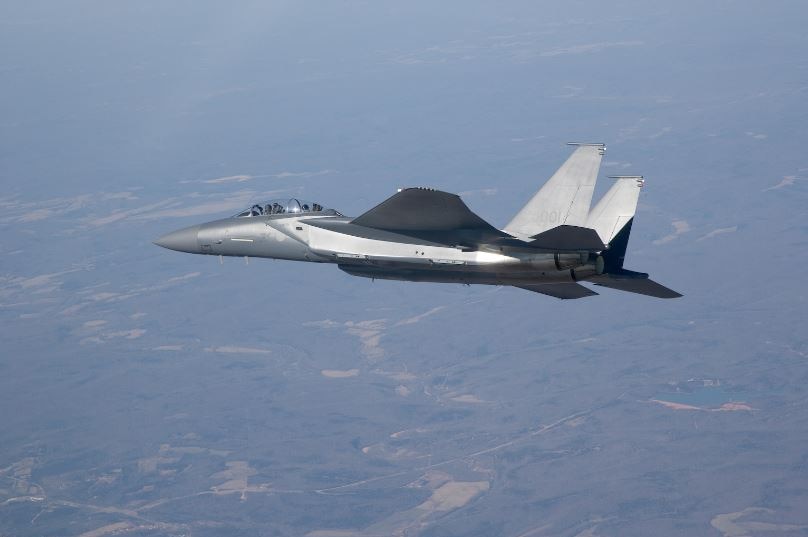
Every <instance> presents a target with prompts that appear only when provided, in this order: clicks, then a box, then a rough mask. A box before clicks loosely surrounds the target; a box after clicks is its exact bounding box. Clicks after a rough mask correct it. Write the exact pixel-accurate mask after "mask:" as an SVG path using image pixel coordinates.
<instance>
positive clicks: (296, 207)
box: [236, 198, 338, 218]
mask: <svg viewBox="0 0 808 537" xmlns="http://www.w3.org/2000/svg"><path fill="white" fill-rule="evenodd" d="M305 213H319V214H323V215H333V214H338V213H337V212H336V211H335V210H333V209H326V208H325V207H323V206H322V205H320V204H319V203H316V202H311V201H303V200H299V199H297V198H285V199H275V200H269V201H265V202H263V203H256V204H255V205H253V206H252V207H250V208H249V209H247V210H245V211H242V212H240V213H238V214H237V215H236V218H243V217H250V216H275V215H281V214H285V215H297V214H305Z"/></svg>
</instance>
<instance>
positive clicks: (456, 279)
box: [338, 264, 582, 286]
mask: <svg viewBox="0 0 808 537" xmlns="http://www.w3.org/2000/svg"><path fill="white" fill-rule="evenodd" d="M338 266H339V268H340V270H342V271H344V272H346V273H348V274H350V275H351V276H361V277H363V278H373V279H380V280H399V281H408V282H433V283H463V284H478V285H517V286H518V285H530V284H537V283H569V282H575V281H578V280H580V279H582V278H581V277H578V276H576V274H575V272H574V271H573V270H557V271H543V272H539V271H530V272H510V271H500V270H497V269H496V268H494V267H489V268H488V269H487V270H477V271H469V270H463V271H459V270H449V269H445V268H432V269H428V268H386V267H372V266H363V265H343V264H340V265H338Z"/></svg>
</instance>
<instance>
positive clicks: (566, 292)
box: [514, 283, 598, 300]
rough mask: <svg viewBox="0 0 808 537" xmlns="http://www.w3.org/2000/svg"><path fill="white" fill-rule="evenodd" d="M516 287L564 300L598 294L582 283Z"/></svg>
mask: <svg viewBox="0 0 808 537" xmlns="http://www.w3.org/2000/svg"><path fill="white" fill-rule="evenodd" d="M514 287H518V288H519V289H525V290H527V291H533V292H534V293H541V294H543V295H548V296H552V297H555V298H560V299H562V300H570V299H573V298H585V297H588V296H595V295H597V294H598V293H596V292H595V291H593V290H591V289H587V288H586V287H584V286H583V285H581V284H580V283H547V284H544V283H542V284H533V285H514Z"/></svg>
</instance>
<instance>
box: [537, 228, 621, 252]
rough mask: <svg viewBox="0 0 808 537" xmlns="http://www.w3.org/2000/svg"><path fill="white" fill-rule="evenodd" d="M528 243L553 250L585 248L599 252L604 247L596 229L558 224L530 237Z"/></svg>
mask: <svg viewBox="0 0 808 537" xmlns="http://www.w3.org/2000/svg"><path fill="white" fill-rule="evenodd" d="M531 238H532V239H533V240H532V241H531V242H529V243H528V244H529V245H530V246H532V247H534V248H542V249H546V250H553V251H564V250H586V251H590V252H599V251H601V250H604V249H606V245H604V244H603V241H601V240H600V237H599V236H598V233H597V231H595V230H594V229H589V228H585V227H578V226H558V227H554V228H553V229H550V230H548V231H545V232H544V233H539V234H538V235H536V236H534V237H531Z"/></svg>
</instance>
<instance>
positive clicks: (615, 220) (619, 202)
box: [584, 175, 644, 244]
mask: <svg viewBox="0 0 808 537" xmlns="http://www.w3.org/2000/svg"><path fill="white" fill-rule="evenodd" d="M612 178H613V179H616V180H617V181H616V182H615V183H614V184H613V185H612V188H610V189H609V191H608V192H606V194H605V195H604V196H603V197H602V198H601V199H600V201H598V203H597V205H595V208H594V209H592V211H590V213H589V217H588V218H587V220H586V225H585V226H584V227H588V228H591V229H594V230H595V231H597V232H598V235H599V236H600V238H601V240H602V241H603V243H604V244H609V243H610V242H612V239H613V238H614V237H615V236H616V235H617V234H618V233H620V230H621V229H623V228H624V227H625V226H626V224H628V223H629V222H630V221H631V219H632V218H634V213H635V212H636V211H637V201H638V200H639V198H640V189H641V188H642V186H643V184H644V181H643V178H642V176H639V175H630V176H629V175H621V176H616V177H612Z"/></svg>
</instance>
